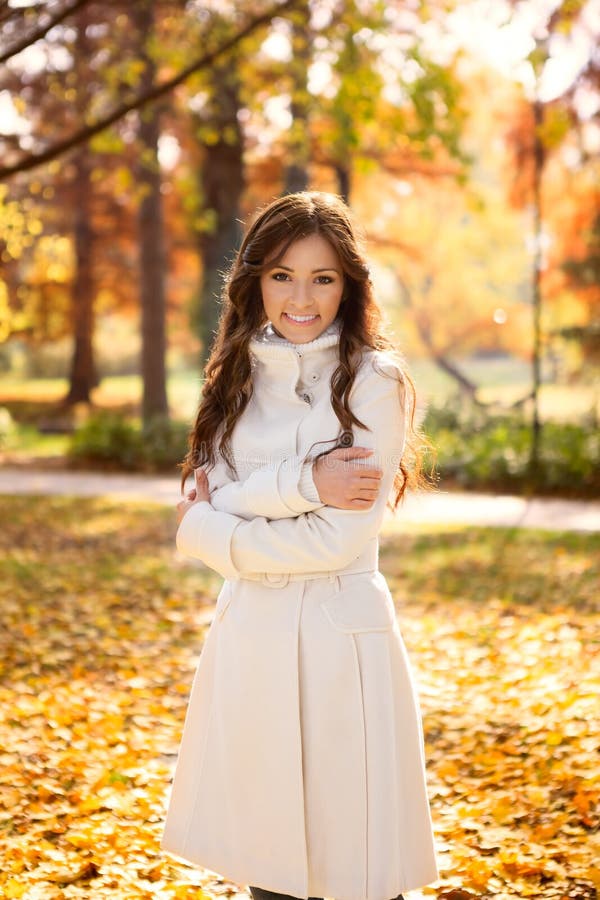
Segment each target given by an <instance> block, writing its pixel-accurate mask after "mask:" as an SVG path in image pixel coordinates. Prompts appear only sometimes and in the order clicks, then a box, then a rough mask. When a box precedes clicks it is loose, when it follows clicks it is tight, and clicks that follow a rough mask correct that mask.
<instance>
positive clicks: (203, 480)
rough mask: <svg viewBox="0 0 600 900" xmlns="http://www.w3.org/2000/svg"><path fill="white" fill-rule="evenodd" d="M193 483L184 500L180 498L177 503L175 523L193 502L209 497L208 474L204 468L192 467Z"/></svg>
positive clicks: (178, 521) (179, 520)
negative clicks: (193, 485)
mask: <svg viewBox="0 0 600 900" xmlns="http://www.w3.org/2000/svg"><path fill="white" fill-rule="evenodd" d="M194 483H195V487H193V488H192V489H191V491H188V492H187V494H186V495H185V500H180V501H179V503H178V504H177V524H179V523H180V522H181V520H182V519H183V517H184V516H185V514H186V512H187V511H188V509H190V508H191V507H192V506H193V505H194V503H199V502H200V501H201V500H208V499H209V498H210V495H209V492H208V476H207V474H206V472H205V471H204V469H194Z"/></svg>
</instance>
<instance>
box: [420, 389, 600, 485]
mask: <svg viewBox="0 0 600 900" xmlns="http://www.w3.org/2000/svg"><path fill="white" fill-rule="evenodd" d="M423 427H424V430H425V432H426V433H427V435H428V436H429V438H430V440H431V442H432V444H433V445H434V447H435V448H436V450H437V468H438V472H439V474H440V477H441V478H442V479H449V480H451V481H453V482H455V483H456V484H458V485H460V486H462V487H469V488H473V487H478V488H494V489H496V490H522V491H525V490H536V491H539V492H540V493H556V492H561V493H570V494H580V495H586V496H589V495H591V494H594V495H597V494H598V493H600V438H599V437H598V432H597V429H595V428H590V427H589V426H586V425H584V424H581V425H573V424H558V423H555V422H548V423H545V424H544V425H543V429H542V438H541V446H540V458H539V462H538V465H537V467H536V470H535V472H532V471H531V469H530V451H531V424H530V422H529V421H528V420H527V419H526V418H525V417H524V415H523V413H521V412H514V411H511V412H502V413H493V412H491V411H490V410H488V409H486V408H482V407H478V406H474V405H470V404H468V403H465V402H461V401H460V400H458V399H454V400H453V401H451V402H450V403H447V404H445V405H444V406H443V407H439V408H438V407H435V406H432V407H430V409H429V410H428V413H427V416H426V417H425V421H424V423H423Z"/></svg>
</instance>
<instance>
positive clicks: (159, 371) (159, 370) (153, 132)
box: [135, 0, 169, 425]
mask: <svg viewBox="0 0 600 900" xmlns="http://www.w3.org/2000/svg"><path fill="white" fill-rule="evenodd" d="M135 18H136V23H137V26H138V29H139V36H140V43H141V46H140V57H141V59H142V60H143V61H144V64H145V67H144V72H143V75H142V83H141V88H142V90H143V91H144V92H145V91H148V90H150V89H151V88H152V85H153V84H154V80H155V75H156V67H155V64H154V61H153V60H152V59H151V57H150V55H149V54H148V52H147V50H146V42H147V40H148V39H149V38H150V36H151V34H152V30H153V25H154V15H153V3H152V2H151V0H144V2H141V3H138V4H136V9H135ZM159 136H160V114H159V110H158V108H157V106H156V104H151V105H150V106H149V107H148V108H146V109H144V110H142V111H141V112H140V119H139V126H138V141H139V147H140V150H139V163H138V182H139V184H140V186H141V188H142V191H143V196H142V200H141V202H140V206H139V210H138V229H139V241H140V255H139V263H140V301H141V320H142V323H141V324H142V357H141V375H142V382H143V396H142V419H143V423H144V425H147V424H148V423H149V421H150V420H151V419H152V418H153V417H155V416H168V414H169V407H168V402H167V373H166V362H165V356H166V350H167V342H166V323H165V319H166V300H165V267H166V259H165V245H164V223H163V209H162V196H161V192H160V183H161V176H160V166H159V162H158V139H159Z"/></svg>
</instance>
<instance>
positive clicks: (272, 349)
mask: <svg viewBox="0 0 600 900" xmlns="http://www.w3.org/2000/svg"><path fill="white" fill-rule="evenodd" d="M341 330H342V322H341V319H339V318H336V319H334V320H333V322H332V323H331V324H330V325H328V326H327V328H326V329H325V331H324V332H323V334H320V335H319V337H317V338H315V339H314V341H307V342H306V343H304V344H295V343H293V341H288V339H287V338H284V337H281V335H279V334H277V332H276V331H275V329H274V328H273V324H272V323H271V322H267V324H266V325H263V326H262V327H261V328H260V329H259V330H258V331H257V332H256V333H255V334H254V336H253V337H252V338H251V340H250V345H249V348H250V350H251V351H252V353H253V354H254V355H255V356H256V357H257V358H258V359H261V360H270V359H289V358H293V357H298V356H308V355H309V354H312V353H315V352H317V351H319V350H325V349H327V348H329V347H335V346H336V345H337V344H338V343H339V340H340V332H341Z"/></svg>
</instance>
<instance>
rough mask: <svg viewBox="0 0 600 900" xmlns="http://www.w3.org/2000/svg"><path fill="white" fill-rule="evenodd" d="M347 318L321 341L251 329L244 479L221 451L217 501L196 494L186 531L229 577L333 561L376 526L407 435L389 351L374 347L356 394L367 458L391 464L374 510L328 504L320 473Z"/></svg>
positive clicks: (185, 544)
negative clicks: (316, 470) (316, 476)
mask: <svg viewBox="0 0 600 900" xmlns="http://www.w3.org/2000/svg"><path fill="white" fill-rule="evenodd" d="M340 327H341V323H340V321H339V320H338V319H336V320H335V321H334V322H333V323H332V324H331V325H330V326H329V327H328V328H327V329H326V330H325V331H324V332H323V334H321V335H320V336H319V337H318V338H316V339H315V340H314V341H310V342H307V343H305V344H294V343H292V342H290V341H288V340H286V339H285V338H283V337H281V336H280V335H278V334H277V333H276V332H275V331H274V329H273V327H272V325H271V324H270V323H268V324H267V325H266V326H265V327H264V328H262V329H260V331H258V332H257V334H256V335H255V336H254V337H253V338H252V340H251V342H250V348H249V349H250V353H251V361H252V367H253V386H254V390H253V394H252V397H251V400H250V402H249V403H248V406H247V407H246V409H245V410H244V412H243V413H242V415H241V416H240V418H239V419H238V421H237V423H236V426H235V429H234V432H233V435H232V450H233V455H234V461H235V463H236V469H237V479H235V480H234V479H232V476H231V473H230V471H229V469H228V467H227V465H226V464H225V462H224V461H222V460H221V461H219V462H218V464H217V465H216V466H215V467H214V469H212V470H210V471H209V472H208V478H209V488H210V491H211V493H210V501H209V502H208V501H199V502H197V503H195V504H194V505H193V506H192V507H191V508H190V509H189V510H188V512H187V513H186V514H185V516H184V518H183V520H182V522H181V524H180V526H179V530H178V532H177V547H178V549H179V550H180V551H181V552H182V553H184V554H186V555H188V556H192V557H195V558H199V559H201V560H202V561H203V562H204V563H205V564H206V565H208V566H210V567H211V568H213V569H215V570H216V571H217V572H219V573H220V574H222V575H223V576H224V577H226V578H229V577H232V578H240V577H242V578H243V577H244V574H245V573H252V574H254V573H257V572H258V573H261V572H271V573H280V572H290V573H291V572H297V573H298V572H299V573H302V572H318V571H332V570H342V569H343V568H344V566H346V565H348V564H350V563H351V562H352V561H353V560H354V559H356V558H357V557H358V556H359V555H360V553H361V551H362V549H363V548H364V546H365V545H366V544H367V543H368V542H369V541H370V540H372V539H373V538H375V537H376V536H377V533H378V531H379V528H380V526H381V522H382V519H383V515H384V512H385V504H386V500H387V497H388V495H389V492H390V490H391V487H392V483H393V478H394V475H395V472H396V469H397V466H398V462H399V459H400V456H401V454H402V451H403V447H404V438H405V414H404V404H403V401H404V397H403V387H402V385H401V384H399V383H398V381H397V380H396V379H397V377H398V374H399V371H398V366H397V363H396V362H395V360H394V359H392V358H391V357H390V356H388V355H387V354H385V353H383V352H381V351H372V350H370V349H369V350H366V351H365V354H364V356H363V360H362V362H361V365H360V367H359V370H358V373H357V376H356V380H355V382H354V385H353V388H352V391H351V395H350V405H351V408H352V410H353V412H354V414H355V415H356V416H357V417H358V418H359V419H360V420H361V421H362V422H363V423H364V424H365V425H366V426H367V427H368V428H369V429H370V430H366V429H363V428H357V427H354V428H353V436H354V446H363V447H371V448H373V450H374V451H375V452H374V454H373V455H372V456H369V457H367V458H366V459H365V460H364V463H366V464H369V465H370V464H372V463H374V464H378V465H380V466H381V468H382V469H383V478H382V483H381V489H380V493H379V496H378V498H377V500H376V502H375V503H374V504H373V506H372V507H371V508H370V509H367V510H339V509H336V508H334V507H329V506H325V505H323V504H322V502H321V500H320V498H319V495H318V492H317V490H316V487H315V485H314V481H313V479H312V464H313V459H314V457H315V456H316V455H317V454H318V453H320V452H322V451H323V450H330V449H332V448H333V447H335V446H336V445H337V444H338V441H339V437H340V434H341V426H340V423H339V421H338V419H337V416H336V415H335V413H334V411H333V409H332V406H331V388H330V379H331V375H332V374H333V372H334V371H335V369H336V368H337V365H338V363H339V356H338V345H339V332H340ZM389 376H392V377H389ZM394 376H395V377H394Z"/></svg>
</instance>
